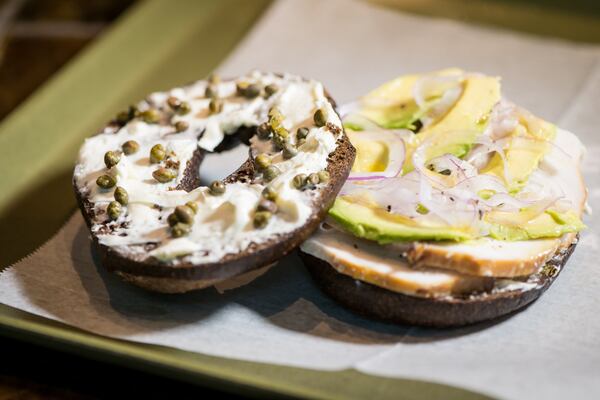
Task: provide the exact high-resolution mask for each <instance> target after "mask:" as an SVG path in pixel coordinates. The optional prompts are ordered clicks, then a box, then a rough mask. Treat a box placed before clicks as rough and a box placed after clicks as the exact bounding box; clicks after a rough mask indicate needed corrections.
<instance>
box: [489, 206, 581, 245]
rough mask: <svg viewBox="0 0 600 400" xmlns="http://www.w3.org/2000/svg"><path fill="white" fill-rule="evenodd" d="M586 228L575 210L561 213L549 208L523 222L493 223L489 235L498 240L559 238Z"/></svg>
mask: <svg viewBox="0 0 600 400" xmlns="http://www.w3.org/2000/svg"><path fill="white" fill-rule="evenodd" d="M514 214H517V215H518V214H519V213H514ZM584 228H585V225H584V224H583V223H582V222H581V220H580V219H579V217H578V216H577V215H576V214H575V213H574V212H572V211H568V212H565V213H559V212H557V211H554V210H548V211H546V212H544V213H542V214H540V215H539V216H537V217H536V218H533V219H531V220H529V221H527V222H525V223H521V224H515V225H510V224H499V223H492V224H491V225H490V233H489V236H490V237H492V238H494V239H497V240H530V239H540V238H558V237H561V236H562V235H564V234H565V233H571V232H579V231H581V230H582V229H584Z"/></svg>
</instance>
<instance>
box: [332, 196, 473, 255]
mask: <svg viewBox="0 0 600 400" xmlns="http://www.w3.org/2000/svg"><path fill="white" fill-rule="evenodd" d="M329 215H330V216H331V217H332V218H333V219H334V220H335V221H337V222H338V223H339V224H340V225H341V226H342V227H343V228H344V229H346V230H347V231H349V232H351V233H352V234H353V235H354V236H357V237H361V238H365V239H369V240H374V241H377V242H379V243H380V244H386V243H392V242H398V241H413V240H452V241H462V240H467V239H471V238H472V236H471V234H470V233H469V232H468V230H467V229H460V228H455V227H434V226H419V225H418V224H417V223H415V222H414V221H413V220H411V219H410V218H406V217H403V216H401V215H396V214H390V213H388V212H387V211H385V210H383V209H381V208H377V207H372V206H369V205H366V204H360V203H356V202H353V201H349V200H348V199H345V198H344V197H338V198H337V199H336V200H335V203H334V205H333V207H332V208H331V209H330V210H329Z"/></svg>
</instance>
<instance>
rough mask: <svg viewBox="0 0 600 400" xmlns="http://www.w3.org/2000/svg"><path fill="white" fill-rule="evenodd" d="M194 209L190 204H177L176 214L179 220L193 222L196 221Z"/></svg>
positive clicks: (187, 222) (186, 222)
mask: <svg viewBox="0 0 600 400" xmlns="http://www.w3.org/2000/svg"><path fill="white" fill-rule="evenodd" d="M194 214H195V213H194V210H192V209H191V208H190V207H188V206H177V207H175V215H176V216H177V219H178V220H179V222H183V223H185V224H191V223H192V222H194Z"/></svg>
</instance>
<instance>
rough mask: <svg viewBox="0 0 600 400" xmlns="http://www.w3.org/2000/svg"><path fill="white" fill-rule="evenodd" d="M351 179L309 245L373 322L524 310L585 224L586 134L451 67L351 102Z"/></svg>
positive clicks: (447, 323)
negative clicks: (532, 110) (550, 120)
mask: <svg viewBox="0 0 600 400" xmlns="http://www.w3.org/2000/svg"><path fill="white" fill-rule="evenodd" d="M347 109H348V110H350V111H349V112H347V113H346V114H344V115H343V121H344V125H345V126H346V128H347V133H348V135H349V137H350V140H351V142H352V143H353V144H354V145H355V146H356V148H357V160H356V163H355V165H354V167H353V170H352V173H351V174H350V178H349V180H348V181H347V183H346V184H345V185H344V187H343V188H342V191H341V193H340V195H339V196H338V198H337V199H336V201H335V204H334V206H333V207H332V208H331V209H330V211H329V217H328V219H327V220H326V222H325V223H324V224H323V225H322V228H321V229H319V231H318V232H316V233H315V234H313V236H312V237H311V238H309V239H308V240H306V241H305V242H304V243H303V244H302V245H301V247H300V256H301V258H302V260H303V262H304V264H305V265H306V267H307V269H308V271H309V272H310V274H311V276H312V277H313V278H314V280H315V281H316V283H317V284H318V286H320V287H321V289H322V290H323V291H324V292H325V293H327V294H328V295H330V296H331V297H332V298H333V299H334V300H336V301H337V302H339V303H340V304H342V305H344V306H346V307H348V308H349V309H351V310H353V311H355V312H357V313H359V314H361V315H364V316H367V317H371V318H375V319H381V320H385V321H390V322H395V323H402V324H411V325H422V326H429V327H437V328H444V327H455V326H462V325H468V324H474V323H477V322H481V321H486V320H491V319H495V318H499V317H501V316H504V315H507V314H509V313H512V312H515V311H517V310H520V309H523V308H524V307H525V306H526V305H528V304H530V303H531V302H533V301H534V300H536V299H537V298H539V296H541V294H542V293H543V292H544V291H545V290H546V289H548V288H549V287H550V285H551V284H552V283H553V282H554V281H555V280H556V278H557V276H558V275H559V273H560V272H561V271H562V270H563V269H564V267H565V264H566V262H567V260H568V258H569V256H570V255H571V254H572V252H573V251H574V249H575V247H576V244H577V242H578V237H579V232H580V231H581V230H582V229H584V228H585V225H583V223H582V220H581V218H582V217H583V212H584V210H585V209H586V199H587V190H586V188H585V184H584V181H583V177H582V172H581V161H582V157H583V154H584V153H585V148H584V147H583V145H582V143H581V142H580V141H579V139H578V138H577V136H575V135H574V134H573V133H571V132H568V131H566V130H563V129H560V128H558V127H556V126H554V125H553V124H551V123H548V122H546V121H543V120H542V119H540V118H538V117H536V116H534V115H532V114H531V113H530V112H529V111H527V110H524V109H522V108H521V107H518V106H516V105H515V104H513V103H510V102H509V101H508V100H506V99H504V98H502V96H501V92H500V80H499V78H497V77H492V76H485V75H483V74H479V73H466V72H464V71H461V70H458V69H449V70H444V71H438V72H434V73H427V74H415V75H408V76H403V77H400V78H397V79H395V80H393V81H391V82H388V83H386V84H384V85H382V86H381V87H379V88H377V89H375V90H374V91H372V92H371V93H369V94H367V95H366V96H365V97H363V98H361V99H360V100H359V102H357V103H356V104H354V105H352V106H349V107H347Z"/></svg>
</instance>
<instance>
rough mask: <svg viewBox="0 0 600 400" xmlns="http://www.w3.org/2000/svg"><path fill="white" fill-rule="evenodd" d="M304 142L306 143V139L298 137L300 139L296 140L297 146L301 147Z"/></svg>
mask: <svg viewBox="0 0 600 400" xmlns="http://www.w3.org/2000/svg"><path fill="white" fill-rule="evenodd" d="M304 143H306V139H298V141H297V142H296V147H300V146H302V145H303V144H304Z"/></svg>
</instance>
